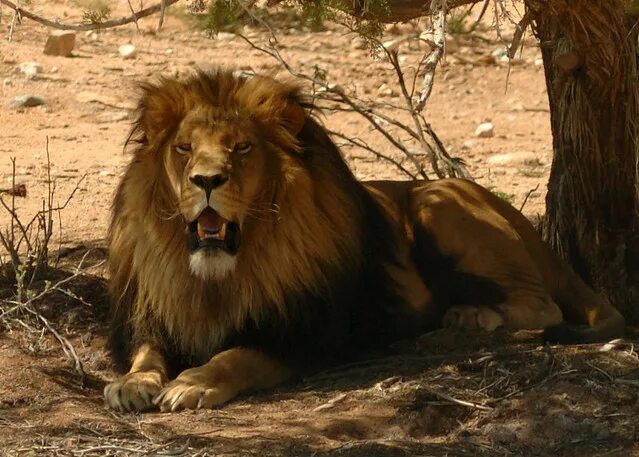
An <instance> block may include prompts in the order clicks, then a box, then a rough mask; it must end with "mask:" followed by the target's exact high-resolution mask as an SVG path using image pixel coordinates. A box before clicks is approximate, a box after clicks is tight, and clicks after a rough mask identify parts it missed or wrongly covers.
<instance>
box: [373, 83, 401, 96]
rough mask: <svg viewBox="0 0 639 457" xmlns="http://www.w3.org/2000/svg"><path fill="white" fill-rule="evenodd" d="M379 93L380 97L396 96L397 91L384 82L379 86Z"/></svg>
mask: <svg viewBox="0 0 639 457" xmlns="http://www.w3.org/2000/svg"><path fill="white" fill-rule="evenodd" d="M377 95H378V96H380V97H394V96H395V95H396V94H395V91H394V90H393V89H392V88H390V87H389V86H388V84H386V83H384V84H382V85H381V86H379V87H378V88H377Z"/></svg>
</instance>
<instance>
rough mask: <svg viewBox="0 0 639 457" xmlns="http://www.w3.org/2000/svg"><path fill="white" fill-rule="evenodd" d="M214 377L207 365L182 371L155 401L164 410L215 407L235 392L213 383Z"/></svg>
mask: <svg viewBox="0 0 639 457" xmlns="http://www.w3.org/2000/svg"><path fill="white" fill-rule="evenodd" d="M210 379H213V376H211V373H210V372H209V367H207V366H206V365H204V366H202V367H198V368H191V369H189V370H185V371H184V372H182V373H181V374H180V375H179V376H178V377H177V378H176V379H175V380H174V381H172V382H170V383H169V384H167V386H166V387H165V388H164V389H162V391H161V392H160V393H159V394H158V395H157V396H156V397H155V398H154V399H153V403H154V404H156V405H157V406H159V407H160V410H161V411H162V412H169V411H171V412H173V411H179V410H182V409H203V408H214V407H216V406H219V405H221V404H222V403H226V402H227V401H228V400H230V399H231V398H232V397H233V396H234V395H235V394H234V393H233V392H231V391H230V390H229V389H224V388H222V386H221V385H216V384H215V383H212V382H211V381H210Z"/></svg>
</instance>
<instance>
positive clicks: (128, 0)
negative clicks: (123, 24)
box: [126, 0, 142, 35]
mask: <svg viewBox="0 0 639 457" xmlns="http://www.w3.org/2000/svg"><path fill="white" fill-rule="evenodd" d="M126 1H127V3H128V4H129V9H130V10H131V14H132V15H133V16H134V17H135V11H134V10H133V5H131V0H126ZM133 22H135V28H136V29H137V31H138V35H141V34H142V32H141V31H140V25H139V24H138V18H137V17H136V18H135V19H134V21H133Z"/></svg>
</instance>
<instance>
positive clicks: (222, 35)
mask: <svg viewBox="0 0 639 457" xmlns="http://www.w3.org/2000/svg"><path fill="white" fill-rule="evenodd" d="M236 36H237V35H235V34H234V33H229V32H218V33H217V36H216V39H218V40H220V41H231V40H234V39H235V37H236Z"/></svg>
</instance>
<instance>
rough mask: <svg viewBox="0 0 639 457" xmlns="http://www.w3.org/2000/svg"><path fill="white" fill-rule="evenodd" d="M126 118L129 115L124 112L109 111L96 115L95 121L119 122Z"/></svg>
mask: <svg viewBox="0 0 639 457" xmlns="http://www.w3.org/2000/svg"><path fill="white" fill-rule="evenodd" d="M128 117H129V114H128V113H126V112H124V111H109V112H106V113H100V114H98V116H97V120H98V122H99V123H108V122H120V121H123V120H125V119H128Z"/></svg>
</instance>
